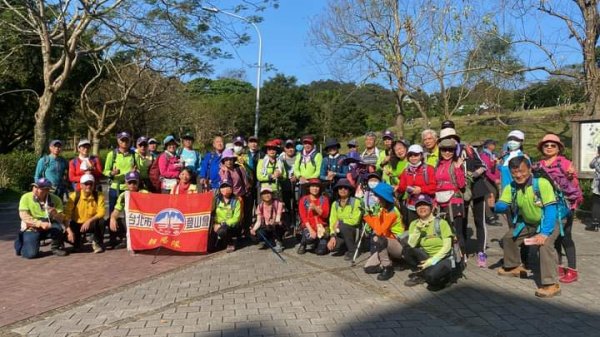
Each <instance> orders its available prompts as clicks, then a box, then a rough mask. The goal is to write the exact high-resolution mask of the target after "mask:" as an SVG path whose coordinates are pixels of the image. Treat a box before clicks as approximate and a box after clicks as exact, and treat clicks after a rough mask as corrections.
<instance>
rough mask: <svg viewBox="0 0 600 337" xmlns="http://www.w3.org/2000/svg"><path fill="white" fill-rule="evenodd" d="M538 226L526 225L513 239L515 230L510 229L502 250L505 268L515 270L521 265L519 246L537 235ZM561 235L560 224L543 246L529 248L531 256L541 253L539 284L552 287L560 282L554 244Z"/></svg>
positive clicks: (505, 236)
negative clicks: (536, 252)
mask: <svg viewBox="0 0 600 337" xmlns="http://www.w3.org/2000/svg"><path fill="white" fill-rule="evenodd" d="M536 230H537V226H535V225H533V226H532V225H526V226H525V228H523V230H522V231H521V233H519V235H518V236H517V237H513V230H512V229H509V230H508V232H506V234H504V237H503V238H502V248H503V249H504V268H505V269H508V270H510V269H513V268H516V267H518V266H519V265H520V264H521V254H520V252H519V246H521V244H522V243H523V240H525V238H529V237H532V236H534V235H536ZM559 235H560V229H559V226H558V223H556V224H555V225H554V230H552V234H551V235H550V236H549V237H548V238H546V242H545V243H544V245H543V246H528V247H529V248H530V249H529V254H530V255H531V254H533V253H535V251H539V255H540V261H539V282H540V284H541V285H550V284H555V283H557V282H558V278H557V265H556V262H557V256H556V249H555V248H554V242H555V241H556V238H557V237H558V236H559Z"/></svg>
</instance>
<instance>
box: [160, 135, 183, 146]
mask: <svg viewBox="0 0 600 337" xmlns="http://www.w3.org/2000/svg"><path fill="white" fill-rule="evenodd" d="M171 142H173V143H175V144H179V143H178V142H177V139H175V137H174V136H173V135H168V136H166V137H165V139H163V145H167V144H169V143H171Z"/></svg>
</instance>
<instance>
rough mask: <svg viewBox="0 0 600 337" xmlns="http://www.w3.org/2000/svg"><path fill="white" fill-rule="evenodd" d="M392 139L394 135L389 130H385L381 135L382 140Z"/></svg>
mask: <svg viewBox="0 0 600 337" xmlns="http://www.w3.org/2000/svg"><path fill="white" fill-rule="evenodd" d="M386 138H389V139H394V133H393V132H392V131H390V130H385V132H384V133H383V139H386Z"/></svg>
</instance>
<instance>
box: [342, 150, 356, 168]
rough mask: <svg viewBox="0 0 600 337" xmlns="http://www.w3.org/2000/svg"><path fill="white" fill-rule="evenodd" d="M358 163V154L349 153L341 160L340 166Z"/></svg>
mask: <svg viewBox="0 0 600 337" xmlns="http://www.w3.org/2000/svg"><path fill="white" fill-rule="evenodd" d="M359 161H360V154H358V152H354V151H352V152H350V153H348V154H347V155H346V158H344V160H342V165H348V164H351V163H358V162H359Z"/></svg>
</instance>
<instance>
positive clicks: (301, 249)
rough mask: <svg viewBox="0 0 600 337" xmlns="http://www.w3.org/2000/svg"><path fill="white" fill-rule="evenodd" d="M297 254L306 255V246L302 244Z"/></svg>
mask: <svg viewBox="0 0 600 337" xmlns="http://www.w3.org/2000/svg"><path fill="white" fill-rule="evenodd" d="M296 253H298V255H302V254H306V245H303V244H300V245H299V246H298V250H297V251H296Z"/></svg>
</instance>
